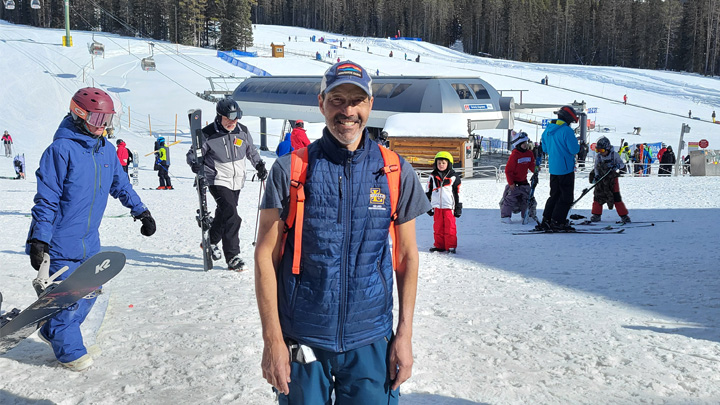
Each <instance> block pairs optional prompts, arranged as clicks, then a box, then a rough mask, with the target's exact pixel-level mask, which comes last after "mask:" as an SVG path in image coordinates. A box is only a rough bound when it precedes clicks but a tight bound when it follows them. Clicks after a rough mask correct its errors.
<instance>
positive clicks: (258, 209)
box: [252, 180, 265, 246]
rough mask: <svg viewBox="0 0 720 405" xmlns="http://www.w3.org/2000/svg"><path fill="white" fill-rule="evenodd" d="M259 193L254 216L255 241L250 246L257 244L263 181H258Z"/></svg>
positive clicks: (263, 187)
mask: <svg viewBox="0 0 720 405" xmlns="http://www.w3.org/2000/svg"><path fill="white" fill-rule="evenodd" d="M260 185H261V187H260V191H259V192H258V208H257V215H256V216H255V240H253V243H252V245H253V246H255V245H256V244H257V234H258V222H260V203H261V201H262V192H263V190H264V189H265V180H261V181H260Z"/></svg>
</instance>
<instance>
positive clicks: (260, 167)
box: [255, 161, 268, 181]
mask: <svg viewBox="0 0 720 405" xmlns="http://www.w3.org/2000/svg"><path fill="white" fill-rule="evenodd" d="M255 170H257V176H258V179H260V181H265V179H267V175H268V171H267V169H266V168H265V162H263V161H261V162H260V163H258V164H257V166H255Z"/></svg>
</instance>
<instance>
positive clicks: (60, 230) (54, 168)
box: [25, 87, 155, 371]
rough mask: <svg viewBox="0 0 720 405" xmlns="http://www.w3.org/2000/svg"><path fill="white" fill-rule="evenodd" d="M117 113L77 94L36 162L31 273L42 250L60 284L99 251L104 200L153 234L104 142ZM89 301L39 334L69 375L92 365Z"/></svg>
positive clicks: (93, 95) (87, 92)
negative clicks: (86, 336)
mask: <svg viewBox="0 0 720 405" xmlns="http://www.w3.org/2000/svg"><path fill="white" fill-rule="evenodd" d="M114 114H115V109H114V106H113V101H112V99H111V98H110V96H109V95H108V94H107V93H106V92H104V91H102V90H100V89H97V88H94V87H86V88H83V89H80V90H78V91H77V92H76V93H75V95H74V96H73V97H72V100H71V102H70V113H69V114H68V115H67V116H66V117H65V118H64V119H63V121H62V122H61V123H60V127H59V128H58V129H57V131H56V132H55V136H54V137H53V142H52V143H51V144H50V146H48V148H47V149H45V152H43V154H42V157H41V158H40V166H39V168H38V170H37V172H36V173H35V177H36V178H37V194H36V195H35V199H34V201H35V205H34V206H33V208H32V211H31V212H32V223H31V225H30V231H29V232H28V237H27V244H26V246H25V251H26V253H28V254H29V255H30V264H31V265H32V267H33V268H34V269H35V270H38V269H39V268H40V264H41V263H42V261H43V256H44V254H45V253H48V254H49V255H50V274H51V275H53V274H55V273H56V272H58V271H59V270H61V269H63V268H64V267H65V266H67V267H68V269H67V270H66V271H64V272H63V273H62V275H60V276H59V277H58V280H64V279H66V278H67V277H68V276H69V275H70V274H71V273H72V272H73V271H75V269H76V268H78V266H80V265H81V264H82V263H83V262H85V261H86V260H87V259H88V258H90V257H91V256H93V255H94V254H96V253H98V252H99V251H100V232H99V227H100V222H101V221H102V218H103V213H104V211H105V207H106V206H107V200H108V195H112V196H113V197H114V198H117V199H118V200H119V201H120V203H121V204H122V205H123V206H125V207H127V208H130V213H131V214H132V216H133V217H134V218H135V220H139V221H141V222H142V227H141V228H140V233H141V234H143V235H145V236H151V235H153V234H154V233H155V220H154V219H153V217H152V215H150V211H149V210H148V209H147V207H146V206H145V204H143V202H142V201H141V200H140V197H139V196H138V195H137V193H135V191H134V190H133V188H132V186H131V185H130V182H129V181H128V178H127V176H126V175H125V173H124V172H123V171H122V169H121V168H120V162H119V161H118V159H117V156H116V155H115V148H114V147H113V146H112V144H110V143H108V142H107V141H106V140H105V138H103V137H102V133H103V129H104V128H105V127H106V126H107V125H108V124H109V123H110V121H111V120H112V118H113V115H114ZM94 303H95V297H94V296H93V297H91V296H90V295H88V296H87V297H85V298H83V299H81V300H80V301H78V302H77V303H76V304H74V305H72V306H70V307H69V308H67V309H65V310H63V311H60V312H59V313H58V314H57V315H54V316H53V317H52V318H50V319H48V320H47V321H46V322H45V323H44V325H43V326H42V327H41V328H40V329H39V331H38V335H39V336H40V338H41V339H42V340H44V341H45V342H48V343H49V344H50V345H51V346H52V349H53V352H54V353H55V357H56V358H57V360H58V361H59V362H60V364H62V365H63V366H64V367H67V368H69V369H70V370H73V371H82V370H85V369H86V368H88V367H90V366H91V365H92V363H93V356H92V355H91V354H90V353H88V349H87V348H86V347H85V345H84V344H83V337H82V335H81V333H80V324H82V323H83V321H84V320H85V316H86V315H87V314H88V312H90V309H91V308H92V306H93V304H94Z"/></svg>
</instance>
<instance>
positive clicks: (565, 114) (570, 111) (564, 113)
mask: <svg viewBox="0 0 720 405" xmlns="http://www.w3.org/2000/svg"><path fill="white" fill-rule="evenodd" d="M556 114H557V116H558V118H560V119H561V120H563V121H565V122H567V123H568V124H572V123H573V122H578V115H577V112H576V111H575V109H574V108H572V107H570V106H569V105H566V106H563V107H561V108H560V109H559V110H558V111H557V112H556Z"/></svg>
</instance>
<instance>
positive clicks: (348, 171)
mask: <svg viewBox="0 0 720 405" xmlns="http://www.w3.org/2000/svg"><path fill="white" fill-rule="evenodd" d="M364 139H365V140H364V143H362V144H361V146H362V147H361V148H358V150H356V151H354V152H350V151H348V150H346V149H343V148H341V147H339V145H338V144H337V142H336V141H335V139H334V138H333V136H332V135H331V134H329V133H328V132H327V129H325V132H324V133H323V137H322V138H321V139H320V140H318V141H317V142H314V143H312V144H311V145H310V146H309V147H308V172H307V173H308V175H307V181H306V183H305V195H306V200H305V217H304V221H303V237H302V260H301V265H300V266H301V267H300V274H299V275H293V274H292V270H291V267H292V260H293V250H294V242H293V241H294V237H293V232H294V228H293V229H291V230H290V231H289V232H290V234H289V235H288V237H287V241H286V245H285V254H284V255H283V258H282V260H281V263H280V271H279V272H278V273H279V274H278V296H279V312H280V323H281V325H282V330H283V334H284V335H285V336H286V337H290V338H293V339H295V340H297V341H298V342H300V343H303V344H306V345H308V346H311V347H315V348H320V349H323V350H328V351H332V352H344V351H348V350H353V349H357V348H359V347H362V346H365V345H368V344H370V343H372V342H373V341H376V340H378V339H380V338H382V337H383V336H387V335H388V334H389V333H390V332H391V330H392V307H393V298H392V291H393V269H392V257H391V253H390V250H391V248H390V243H389V239H388V235H389V232H388V227H389V225H390V214H391V212H390V194H389V189H388V181H387V177H386V176H385V174H384V172H383V171H382V170H381V169H382V167H383V166H384V161H383V157H382V154H381V152H380V149H379V147H378V146H377V144H376V143H374V142H372V141H371V140H369V137H368V135H367V133H366V134H365V136H364Z"/></svg>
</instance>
